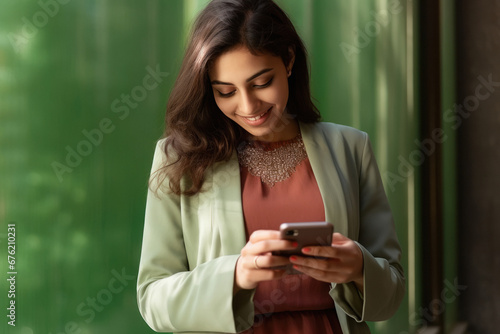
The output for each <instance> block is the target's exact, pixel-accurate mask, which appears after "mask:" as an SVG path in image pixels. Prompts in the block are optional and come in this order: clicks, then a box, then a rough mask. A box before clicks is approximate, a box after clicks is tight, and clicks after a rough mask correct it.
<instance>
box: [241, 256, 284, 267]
mask: <svg viewBox="0 0 500 334" xmlns="http://www.w3.org/2000/svg"><path fill="white" fill-rule="evenodd" d="M243 261H244V266H245V268H246V269H250V270H266V269H271V270H274V269H277V268H280V267H283V266H286V265H289V264H290V260H289V259H288V257H283V256H273V255H255V256H253V255H252V256H250V255H249V256H246V257H245V258H244V259H243Z"/></svg>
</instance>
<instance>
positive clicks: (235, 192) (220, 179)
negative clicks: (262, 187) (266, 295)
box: [212, 153, 246, 255]
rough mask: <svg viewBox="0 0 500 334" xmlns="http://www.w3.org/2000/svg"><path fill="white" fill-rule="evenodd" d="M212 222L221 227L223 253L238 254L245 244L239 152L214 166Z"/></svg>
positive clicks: (219, 229) (214, 225) (215, 226)
mask: <svg viewBox="0 0 500 334" xmlns="http://www.w3.org/2000/svg"><path fill="white" fill-rule="evenodd" d="M212 182H213V200H214V207H213V215H212V219H213V221H212V226H213V228H214V229H218V231H213V232H214V235H218V236H219V237H220V239H221V240H219V242H220V245H221V250H220V251H221V254H224V255H229V254H238V253H240V251H241V249H242V248H243V247H244V246H245V244H246V235H245V223H244V218H243V205H242V202H241V181H240V166H239V164H238V157H237V155H236V153H233V156H232V157H231V159H230V160H229V162H226V163H217V164H215V165H214V167H213V178H212Z"/></svg>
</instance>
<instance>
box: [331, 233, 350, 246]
mask: <svg viewBox="0 0 500 334" xmlns="http://www.w3.org/2000/svg"><path fill="white" fill-rule="evenodd" d="M350 240H351V239H349V238H347V237H346V236H344V235H342V234H340V233H338V232H337V233H333V236H332V245H335V244H343V243H345V242H346V241H350Z"/></svg>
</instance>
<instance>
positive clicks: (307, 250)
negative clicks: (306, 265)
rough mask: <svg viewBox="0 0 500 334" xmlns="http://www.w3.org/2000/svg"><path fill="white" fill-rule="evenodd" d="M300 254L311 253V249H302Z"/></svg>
mask: <svg viewBox="0 0 500 334" xmlns="http://www.w3.org/2000/svg"><path fill="white" fill-rule="evenodd" d="M302 252H304V253H310V252H311V248H309V247H305V248H302Z"/></svg>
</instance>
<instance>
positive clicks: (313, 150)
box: [300, 123, 352, 236]
mask: <svg viewBox="0 0 500 334" xmlns="http://www.w3.org/2000/svg"><path fill="white" fill-rule="evenodd" d="M300 129H301V132H302V139H303V141H304V146H305V148H306V152H307V155H308V157H309V161H310V163H311V167H312V170H313V173H314V176H315V178H316V182H317V183H318V187H319V190H320V193H321V197H322V198H323V204H324V206H325V217H326V221H328V222H330V223H332V224H333V225H334V227H335V232H339V233H341V234H343V235H345V236H349V235H351V233H350V232H352V231H349V227H348V213H347V207H346V198H349V197H348V196H346V195H347V194H345V193H344V189H343V187H342V181H341V179H340V176H339V167H338V162H337V161H336V157H335V155H334V153H333V150H332V147H333V146H334V145H335V143H333V142H327V138H326V136H325V134H324V133H323V131H321V129H320V128H319V127H317V126H316V125H314V124H303V123H300Z"/></svg>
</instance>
